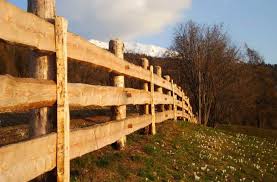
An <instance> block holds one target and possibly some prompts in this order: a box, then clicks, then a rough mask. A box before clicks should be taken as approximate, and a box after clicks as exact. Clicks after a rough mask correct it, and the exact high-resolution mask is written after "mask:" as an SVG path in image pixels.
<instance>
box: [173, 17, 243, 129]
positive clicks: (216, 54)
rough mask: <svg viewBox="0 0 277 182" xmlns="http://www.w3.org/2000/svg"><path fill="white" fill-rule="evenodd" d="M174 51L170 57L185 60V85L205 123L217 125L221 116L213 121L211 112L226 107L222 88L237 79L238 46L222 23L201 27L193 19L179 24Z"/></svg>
mask: <svg viewBox="0 0 277 182" xmlns="http://www.w3.org/2000/svg"><path fill="white" fill-rule="evenodd" d="M171 50H172V52H174V54H171V55H170V56H171V57H175V58H176V59H179V60H180V61H181V62H182V69H183V74H182V77H183V78H182V85H183V86H184V88H186V90H187V92H188V93H189V95H190V97H191V98H192V101H193V104H194V108H195V109H196V110H198V111H199V118H200V121H201V123H202V124H204V125H208V124H209V125H213V123H214V121H215V120H216V119H217V118H215V116H213V117H212V118H213V120H212V119H211V117H210V114H211V111H213V112H214V113H216V112H217V113H219V110H220V109H222V108H221V107H222V105H220V106H219V103H218V100H219V99H220V97H221V90H223V89H225V88H227V87H229V86H230V85H231V83H233V82H234V80H235V77H234V74H233V72H234V70H233V68H235V67H233V66H232V63H234V62H238V61H239V56H238V55H239V54H238V52H239V51H238V49H237V48H236V47H235V46H232V45H231V43H230V40H229V38H228V36H227V35H226V33H225V32H224V31H223V26H222V25H213V26H201V25H199V24H196V23H194V22H192V21H190V22H188V23H186V24H181V25H179V26H178V27H177V29H176V31H175V33H174V41H173V45H172V46H171ZM197 90H198V92H197ZM197 101H199V102H198V103H197Z"/></svg>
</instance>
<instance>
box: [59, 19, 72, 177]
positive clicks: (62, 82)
mask: <svg viewBox="0 0 277 182" xmlns="http://www.w3.org/2000/svg"><path fill="white" fill-rule="evenodd" d="M67 26H68V23H67V20H65V19H64V18H62V17H56V19H55V37H56V38H55V41H56V62H57V181H58V182H69V179H70V167H69V165H70V158H69V133H70V118H69V104H68V90H67Z"/></svg>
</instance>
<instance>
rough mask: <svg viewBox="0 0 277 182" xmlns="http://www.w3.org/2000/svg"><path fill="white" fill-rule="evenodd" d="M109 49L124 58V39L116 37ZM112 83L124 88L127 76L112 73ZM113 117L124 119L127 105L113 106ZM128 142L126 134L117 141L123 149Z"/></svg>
mask: <svg viewBox="0 0 277 182" xmlns="http://www.w3.org/2000/svg"><path fill="white" fill-rule="evenodd" d="M109 50H110V52H111V53H113V54H114V55H115V56H116V57H118V58H120V59H122V60H123V59H124V53H123V52H124V44H123V42H122V41H120V40H118V39H115V40H111V41H110V42H109ZM111 77H112V78H111V80H112V84H113V86H115V87H120V88H124V87H125V78H124V76H123V75H118V74H115V73H112V74H111ZM112 112H113V113H112V118H113V119H115V120H122V119H125V118H126V105H121V106H113V107H112ZM125 143H126V136H123V137H121V138H120V139H119V140H118V141H117V142H116V145H117V148H118V149H123V148H124V147H125Z"/></svg>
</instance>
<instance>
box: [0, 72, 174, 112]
mask: <svg viewBox="0 0 277 182" xmlns="http://www.w3.org/2000/svg"><path fill="white" fill-rule="evenodd" d="M0 79H1V84H0V113H4V112H17V111H25V110H28V109H34V108H40V107H45V106H52V105H53V104H54V103H55V102H56V84H55V83H54V82H53V81H48V80H37V79H31V78H15V77H11V76H9V75H0ZM68 92H69V104H70V106H71V107H87V106H103V107H104V106H113V105H115V106H120V105H144V104H151V94H150V92H148V91H144V90H138V89H132V88H116V87H109V86H95V85H87V84H81V83H69V84H68ZM154 103H155V104H172V103H173V100H172V97H170V96H168V95H165V94H161V93H158V92H155V94H154Z"/></svg>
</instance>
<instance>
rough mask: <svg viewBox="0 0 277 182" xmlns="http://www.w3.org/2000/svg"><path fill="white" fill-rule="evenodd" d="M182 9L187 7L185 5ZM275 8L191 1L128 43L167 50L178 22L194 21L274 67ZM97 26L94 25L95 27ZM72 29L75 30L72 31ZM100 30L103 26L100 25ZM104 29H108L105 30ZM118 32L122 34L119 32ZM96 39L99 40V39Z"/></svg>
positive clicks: (261, 0)
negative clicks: (219, 28)
mask: <svg viewBox="0 0 277 182" xmlns="http://www.w3.org/2000/svg"><path fill="white" fill-rule="evenodd" d="M9 1H10V2H12V3H13V4H16V5H17V6H19V7H21V8H23V9H26V2H27V0H26V1H25V0H24V1H23V0H9ZM59 1H60V2H59ZM62 1H63V0H58V1H57V3H58V13H59V14H61V15H63V16H66V15H67V13H66V12H65V11H63V8H62V7H61V6H60V5H59V3H61V2H62ZM64 1H65V0H64ZM90 1H92V0H90ZM90 1H89V0H87V1H85V0H83V2H84V3H85V2H86V3H89V2H90ZM121 1H122V0H121ZM144 1H145V0H144ZM175 1H176V3H177V1H178V3H181V2H180V1H181V0H170V3H171V4H173V3H174V2H175ZM183 1H185V0H183ZM65 2H67V1H65ZM72 2H73V1H72ZM75 2H79V1H75ZM107 2H108V1H107ZM111 2H112V1H111ZM126 2H130V1H125V3H126ZM132 2H133V1H132ZM164 2H166V0H164ZM75 6H76V5H75V4H73V5H72V7H73V8H75ZM140 6H141V4H140ZM184 6H187V4H184ZM159 8H160V9H159V12H161V11H162V8H163V7H159ZM276 8H277V1H276V0H266V1H265V0H192V3H191V5H190V6H189V7H187V8H184V9H182V11H181V12H180V15H179V16H178V20H176V18H175V19H174V21H173V19H172V22H170V20H171V19H168V21H169V22H167V23H166V24H165V25H163V26H160V27H159V26H158V25H157V27H153V29H152V31H148V32H143V33H141V34H139V33H138V32H134V34H132V36H131V37H132V38H131V39H132V40H135V41H139V42H142V43H147V44H155V45H159V46H162V47H169V46H170V44H171V39H172V33H173V31H174V27H175V26H176V24H178V22H185V21H187V20H193V21H195V22H197V23H201V24H202V23H203V24H215V23H224V27H225V30H226V31H227V32H228V33H229V35H230V36H231V38H232V40H233V42H234V43H235V44H237V45H239V46H243V45H244V43H247V44H248V45H249V46H250V47H252V48H255V49H256V50H258V51H259V52H260V54H261V55H262V56H264V58H265V60H266V62H268V63H273V64H277V20H276V18H277V10H276ZM171 9H172V11H180V9H176V8H175V9H174V8H171ZM71 12H72V11H71ZM92 12H93V11H92ZM115 13H116V12H115ZM149 16H150V15H149ZM66 17H67V16H66ZM68 18H69V19H70V20H71V19H72V21H70V27H71V29H72V30H73V31H74V32H76V33H79V34H82V35H83V36H85V37H87V38H88V37H90V33H89V32H84V31H81V30H79V29H82V28H81V26H80V27H79V26H78V25H77V23H74V22H75V21H74V18H75V17H73V18H72V17H68ZM165 18H167V17H165ZM142 20H143V19H142ZM86 21H87V20H86ZM103 21H105V20H103ZM127 21H128V20H127V19H126V22H127ZM98 22H99V21H98ZM98 22H97V21H96V23H98ZM99 23H101V22H99ZM145 24H146V25H144V26H152V24H153V22H147V23H145ZM120 26H124V25H120ZM120 26H119V27H120ZM74 27H76V28H78V29H74ZM100 27H101V26H100ZM103 27H105V26H104V25H103ZM126 27H128V26H126ZM130 27H133V26H130ZM158 27H159V28H158ZM84 29H85V28H84ZM106 29H109V28H108V27H107V28H106ZM144 29H145V27H144ZM92 30H93V29H92ZM132 30H133V29H131V28H129V27H128V29H126V31H128V32H130V31H132ZM153 30H155V31H153ZM99 31H100V32H102V31H104V28H103V30H101V29H99ZM119 31H124V30H122V29H119ZM91 34H92V37H93V38H95V39H97V36H98V34H95V35H94V36H96V37H94V36H93V33H91ZM99 39H101V38H100V37H99Z"/></svg>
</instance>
